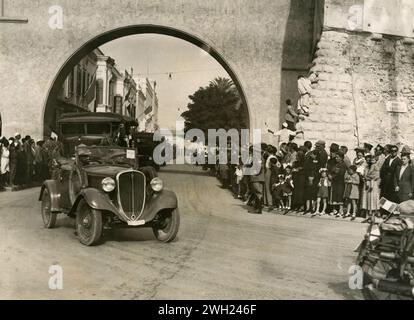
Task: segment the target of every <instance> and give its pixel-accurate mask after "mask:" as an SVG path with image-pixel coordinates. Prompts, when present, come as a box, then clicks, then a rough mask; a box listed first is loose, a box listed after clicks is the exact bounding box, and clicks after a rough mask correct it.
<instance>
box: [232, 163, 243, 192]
mask: <svg viewBox="0 0 414 320" xmlns="http://www.w3.org/2000/svg"><path fill="white" fill-rule="evenodd" d="M234 174H235V175H236V185H237V198H238V199H242V179H243V164H241V163H240V164H239V165H238V166H237V167H236V170H235V173H234Z"/></svg>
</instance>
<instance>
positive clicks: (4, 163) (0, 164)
mask: <svg viewBox="0 0 414 320" xmlns="http://www.w3.org/2000/svg"><path fill="white" fill-rule="evenodd" d="M9 155H10V152H9V141H8V140H7V139H4V140H2V142H1V161H0V187H1V189H4V186H5V185H6V183H7V178H8V177H7V175H8V173H9Z"/></svg>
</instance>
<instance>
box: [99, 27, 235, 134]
mask: <svg viewBox="0 0 414 320" xmlns="http://www.w3.org/2000/svg"><path fill="white" fill-rule="evenodd" d="M100 49H101V50H102V51H103V52H104V54H105V55H108V56H110V57H112V58H113V59H115V63H116V65H117V67H118V69H119V71H121V72H124V70H125V69H126V70H128V72H129V71H130V70H131V68H133V70H134V75H140V76H142V77H146V76H147V74H148V75H149V76H148V78H149V79H151V80H155V81H156V82H157V91H158V92H157V95H158V100H159V115H158V118H159V125H160V128H168V129H173V128H175V120H176V119H177V117H178V116H179V115H180V114H181V113H182V112H183V111H185V110H187V104H188V103H189V102H190V100H189V98H188V96H189V95H191V94H193V93H194V92H195V91H197V89H198V88H199V87H204V86H206V85H208V84H209V82H210V81H211V80H213V79H214V78H216V77H219V76H220V77H228V78H229V76H228V74H227V72H226V71H225V70H224V69H223V68H222V67H221V65H220V64H219V63H218V62H217V61H216V60H215V59H214V58H213V57H212V56H210V55H209V54H208V53H206V52H205V51H204V50H202V49H200V48H199V47H197V46H195V45H193V44H192V43H189V42H187V41H184V40H181V39H179V38H175V37H171V36H165V35H158V34H139V35H133V36H128V37H123V38H119V39H116V40H113V41H111V42H108V43H106V44H104V45H103V46H101V47H100ZM160 73H162V74H160ZM169 73H172V80H169V77H168V74H169Z"/></svg>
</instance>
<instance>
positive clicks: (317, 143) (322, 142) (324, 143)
mask: <svg viewBox="0 0 414 320" xmlns="http://www.w3.org/2000/svg"><path fill="white" fill-rule="evenodd" d="M315 145H316V146H321V147H325V145H326V142H325V141H323V140H318V141H317V142H316V143H315Z"/></svg>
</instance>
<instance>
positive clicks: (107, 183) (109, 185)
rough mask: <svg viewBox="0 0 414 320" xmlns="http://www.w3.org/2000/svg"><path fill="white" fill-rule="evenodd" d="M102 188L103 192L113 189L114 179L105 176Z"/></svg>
mask: <svg viewBox="0 0 414 320" xmlns="http://www.w3.org/2000/svg"><path fill="white" fill-rule="evenodd" d="M102 189H103V190H104V191H105V192H111V191H113V190H114V189H115V180H114V179H112V178H109V177H108V178H105V179H103V180H102Z"/></svg>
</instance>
